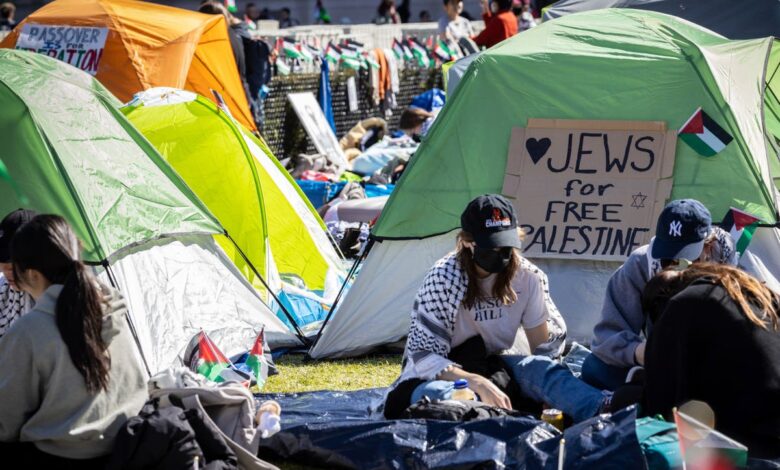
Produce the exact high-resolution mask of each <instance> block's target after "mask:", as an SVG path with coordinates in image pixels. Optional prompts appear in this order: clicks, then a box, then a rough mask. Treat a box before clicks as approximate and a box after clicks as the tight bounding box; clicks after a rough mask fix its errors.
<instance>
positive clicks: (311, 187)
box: [295, 180, 395, 209]
mask: <svg viewBox="0 0 780 470" xmlns="http://www.w3.org/2000/svg"><path fill="white" fill-rule="evenodd" d="M295 182H296V183H298V186H300V187H301V189H302V190H303V193H304V194H305V195H306V197H307V198H309V201H311V203H312V205H313V206H314V207H316V208H318V209H319V208H320V207H322V206H324V205H325V204H327V203H328V202H330V200H331V199H333V198H334V197H336V196H338V194H339V192H340V191H341V190H342V189H344V186H346V184H347V182H346V181H340V182H338V183H329V182H327V181H308V180H295ZM393 188H395V185H393V184H367V185H365V190H366V197H369V198H371V197H378V196H389V195H390V193H392V192H393Z"/></svg>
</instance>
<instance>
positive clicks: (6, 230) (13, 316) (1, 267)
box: [0, 209, 37, 338]
mask: <svg viewBox="0 0 780 470" xmlns="http://www.w3.org/2000/svg"><path fill="white" fill-rule="evenodd" d="M36 215H37V214H36V213H35V212H34V211H31V210H25V209H18V210H15V211H13V212H11V213H10V214H8V215H7V216H5V218H4V219H3V220H2V222H0V273H2V276H0V338H2V337H3V335H4V334H5V332H6V331H8V330H9V329H10V328H11V325H13V324H14V322H15V321H16V320H17V319H18V318H19V317H21V316H22V315H23V314H24V313H26V312H27V311H29V310H30V309H31V308H32V306H33V298H32V297H31V296H30V294H28V293H26V292H24V291H22V290H20V289H19V287H18V286H17V285H16V282H15V278H14V270H13V266H12V265H11V239H12V238H13V236H14V234H15V233H16V231H17V230H19V228H20V227H21V226H22V225H24V224H25V223H27V222H29V221H30V220H32V218H33V217H35V216H36Z"/></svg>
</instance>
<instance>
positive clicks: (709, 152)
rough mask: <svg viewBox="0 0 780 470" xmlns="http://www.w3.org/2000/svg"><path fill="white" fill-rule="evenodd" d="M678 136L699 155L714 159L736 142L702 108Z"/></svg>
mask: <svg viewBox="0 0 780 470" xmlns="http://www.w3.org/2000/svg"><path fill="white" fill-rule="evenodd" d="M677 135H678V136H679V137H680V139H682V141H683V142H685V143H686V144H688V146H690V147H691V148H692V149H693V150H695V151H696V153H698V154H699V155H702V156H704V157H712V156H714V155H717V154H718V153H719V152H720V151H721V150H723V149H724V148H726V146H727V145H728V144H729V142H731V141H732V140H734V138H733V137H731V135H729V133H728V132H726V130H725V129H723V128H722V127H720V126H719V125H718V123H716V122H715V121H714V120H713V119H712V118H711V117H709V116H708V115H707V113H705V112H704V111H702V109H701V107H700V108H698V109H697V110H696V112H695V113H693V116H691V117H690V118H689V119H688V121H686V123H685V124H683V126H682V127H681V128H680V130H679V131H677Z"/></svg>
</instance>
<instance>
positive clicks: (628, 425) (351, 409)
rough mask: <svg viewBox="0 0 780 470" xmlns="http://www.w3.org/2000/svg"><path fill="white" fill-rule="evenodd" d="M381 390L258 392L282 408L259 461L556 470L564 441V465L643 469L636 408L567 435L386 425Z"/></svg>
mask: <svg viewBox="0 0 780 470" xmlns="http://www.w3.org/2000/svg"><path fill="white" fill-rule="evenodd" d="M384 391H385V390H384V389H369V390H360V391H356V392H327V391H323V392H307V393H297V394H268V395H261V396H260V397H259V399H260V400H265V399H274V400H277V401H279V403H280V404H281V406H282V423H283V424H282V431H281V432H279V433H278V434H276V435H275V436H273V437H271V438H269V439H265V440H262V441H261V443H260V456H261V457H263V458H266V459H269V460H277V461H279V460H285V461H291V460H292V461H298V462H301V463H305V464H307V465H317V466H321V467H326V468H355V469H357V468H361V469H363V468H371V469H373V468H393V469H421V468H428V469H437V468H474V467H478V468H516V469H556V468H557V465H558V447H559V445H560V439H561V437H565V438H566V445H565V447H566V452H565V461H564V468H566V469H567V470H573V469H585V468H587V469H594V468H621V469H634V468H643V466H644V458H643V456H642V451H641V449H640V446H639V442H638V440H637V435H636V426H635V420H636V409H635V408H633V407H631V408H626V409H625V410H621V411H619V412H617V413H616V414H614V415H612V416H608V415H604V416H600V417H595V418H592V419H590V420H588V421H585V422H583V423H580V424H578V425H575V426H572V427H570V428H568V429H567V430H566V431H565V433H564V434H561V433H560V432H558V431H557V430H556V429H555V428H553V427H551V426H549V425H548V424H546V423H543V422H541V421H539V420H538V419H535V418H533V417H530V416H529V417H527V418H495V419H485V420H481V421H471V422H466V423H457V422H449V421H434V420H391V421H388V420H383V419H380V418H377V417H375V416H372V414H371V411H370V410H371V404H372V402H374V401H376V400H381V398H382V397H383V394H384Z"/></svg>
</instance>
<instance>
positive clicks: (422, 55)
mask: <svg viewBox="0 0 780 470" xmlns="http://www.w3.org/2000/svg"><path fill="white" fill-rule="evenodd" d="M409 46H410V47H411V48H412V53H413V54H414V56H415V57H416V58H417V62H418V63H419V64H420V67H426V68H427V67H430V66H431V61H430V58H429V57H428V49H426V48H425V46H424V45H423V44H422V43H421V42H420V41H418V40H417V39H415V38H409Z"/></svg>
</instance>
